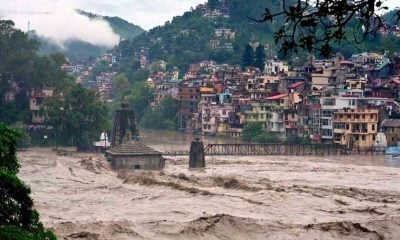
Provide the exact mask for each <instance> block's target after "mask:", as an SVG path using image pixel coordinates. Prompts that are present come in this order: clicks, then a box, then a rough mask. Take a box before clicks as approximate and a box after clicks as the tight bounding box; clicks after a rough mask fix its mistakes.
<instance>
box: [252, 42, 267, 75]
mask: <svg viewBox="0 0 400 240" xmlns="http://www.w3.org/2000/svg"><path fill="white" fill-rule="evenodd" d="M254 66H255V67H256V68H258V69H260V70H261V71H264V66H265V48H264V46H262V45H261V44H259V45H258V47H257V48H256V52H255V61H254Z"/></svg>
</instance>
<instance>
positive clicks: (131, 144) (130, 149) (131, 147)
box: [107, 140, 161, 156]
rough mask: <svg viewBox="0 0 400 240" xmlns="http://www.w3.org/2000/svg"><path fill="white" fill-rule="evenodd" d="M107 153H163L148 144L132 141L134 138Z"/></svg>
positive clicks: (136, 154)
mask: <svg viewBox="0 0 400 240" xmlns="http://www.w3.org/2000/svg"><path fill="white" fill-rule="evenodd" d="M107 153H108V154H110V155H129V156H138V155H158V154H161V152H158V151H156V150H154V149H152V148H151V147H149V146H146V145H144V144H142V143H140V142H138V141H132V140H131V141H128V142H126V143H123V144H121V145H118V146H116V147H114V148H112V149H110V150H108V151H107Z"/></svg>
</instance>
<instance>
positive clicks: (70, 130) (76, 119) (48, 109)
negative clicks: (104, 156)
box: [43, 84, 108, 150]
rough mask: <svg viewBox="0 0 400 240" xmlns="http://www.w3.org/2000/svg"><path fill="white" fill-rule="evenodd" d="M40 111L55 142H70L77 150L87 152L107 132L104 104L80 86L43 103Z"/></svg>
mask: <svg viewBox="0 0 400 240" xmlns="http://www.w3.org/2000/svg"><path fill="white" fill-rule="evenodd" d="M43 111H44V113H45V114H46V116H48V120H47V123H48V124H49V125H51V126H53V127H54V130H55V134H56V135H57V136H58V137H57V138H58V139H61V138H64V139H69V140H72V141H73V143H74V144H76V146H77V147H78V150H87V149H88V147H89V146H90V144H91V141H92V140H94V139H96V138H97V137H98V136H99V135H100V133H101V132H103V131H104V130H107V129H108V126H107V116H108V110H107V107H106V105H105V103H104V102H103V101H102V100H101V99H100V96H99V94H97V93H95V92H94V91H92V90H89V89H86V88H84V87H83V86H82V85H80V84H75V85H73V86H72V87H71V88H70V89H69V90H68V91H66V92H65V93H60V94H58V95H56V96H54V97H52V98H50V99H48V100H46V101H45V103H44V106H43Z"/></svg>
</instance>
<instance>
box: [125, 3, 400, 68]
mask: <svg viewBox="0 0 400 240" xmlns="http://www.w3.org/2000/svg"><path fill="white" fill-rule="evenodd" d="M265 8H268V9H269V10H270V11H271V12H277V11H278V10H279V9H280V8H281V1H279V0H272V1H265V0H253V1H245V0H220V1H218V0H210V1H208V4H207V5H201V6H198V7H197V8H195V9H191V10H190V11H188V12H185V13H184V14H183V15H182V16H177V17H174V18H173V20H172V21H171V22H166V23H165V25H164V26H160V27H156V28H153V29H151V30H150V31H149V32H146V33H143V34H142V35H140V36H138V37H137V38H135V39H133V40H125V41H122V42H121V43H120V45H119V50H120V52H121V53H122V55H123V56H124V57H125V58H126V61H132V60H133V58H132V57H133V56H135V54H136V55H137V54H138V52H140V51H141V49H148V56H149V58H150V60H164V61H166V62H167V63H168V64H169V66H170V67H172V66H176V67H178V68H179V69H180V70H181V71H184V70H185V69H187V67H188V66H189V65H190V64H191V63H196V62H199V61H202V60H214V61H216V62H218V63H230V64H240V63H241V56H242V54H243V51H244V48H245V45H246V44H248V43H250V42H252V41H253V42H259V43H261V44H264V45H267V46H269V49H267V50H268V52H267V54H270V55H271V56H270V57H274V56H276V55H279V53H278V52H277V50H278V49H279V46H276V45H275V41H274V33H275V31H277V30H278V29H279V27H281V26H282V24H284V22H283V19H282V20H281V19H278V20H277V21H275V22H272V23H271V22H261V23H260V22H257V21H255V19H261V18H262V17H263V13H264V10H265ZM223 31H228V33H226V34H225V33H222V34H221V32H223ZM229 33H232V34H231V35H230V34H229ZM333 47H334V51H335V52H342V54H344V55H345V56H346V57H349V56H351V54H353V53H357V52H362V51H383V50H384V49H389V50H392V51H394V50H395V48H397V47H400V41H399V38H394V37H388V38H381V37H380V36H375V37H370V38H368V39H366V41H364V42H363V43H362V44H358V43H356V42H355V41H354V40H352V39H351V38H350V37H349V40H348V41H344V42H341V43H336V44H334V46H333ZM301 55H304V54H303V53H301ZM280 57H281V58H282V57H285V56H282V55H280ZM285 58H287V59H292V58H293V55H288V56H286V57H285Z"/></svg>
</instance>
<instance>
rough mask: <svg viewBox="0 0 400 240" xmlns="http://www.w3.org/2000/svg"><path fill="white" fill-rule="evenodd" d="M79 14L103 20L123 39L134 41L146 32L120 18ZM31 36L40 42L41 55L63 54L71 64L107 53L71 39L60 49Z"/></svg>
mask: <svg viewBox="0 0 400 240" xmlns="http://www.w3.org/2000/svg"><path fill="white" fill-rule="evenodd" d="M77 12H78V13H79V14H81V15H84V16H87V17H89V18H101V19H103V20H105V21H106V22H108V23H109V24H110V26H111V28H112V30H113V31H114V33H116V34H117V35H119V36H120V37H121V39H133V38H135V37H137V36H138V35H140V34H142V33H144V32H145V31H144V30H143V29H142V28H141V27H139V26H137V25H134V24H132V23H129V22H128V21H125V20H124V19H121V18H119V17H108V16H100V15H96V14H92V13H88V12H84V11H81V10H77ZM30 36H31V37H32V38H35V39H37V40H38V41H39V43H40V47H39V53H40V54H49V53H54V52H61V53H63V54H64V55H65V56H66V57H67V58H68V59H69V60H70V61H71V62H78V61H81V60H84V59H87V58H90V57H96V56H99V55H100V54H102V53H104V52H106V51H107V49H106V48H105V47H102V46H96V45H93V44H91V43H89V42H85V41H81V40H78V39H71V40H68V41H67V42H65V43H64V46H63V47H60V46H59V45H58V44H56V43H54V42H53V41H52V40H51V39H49V38H45V37H43V36H38V35H36V34H35V32H33V31H32V32H30Z"/></svg>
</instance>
